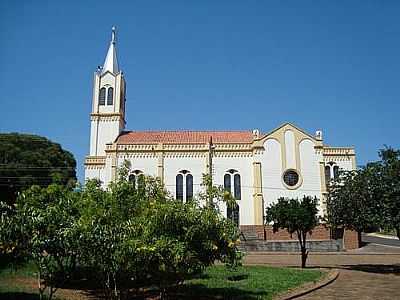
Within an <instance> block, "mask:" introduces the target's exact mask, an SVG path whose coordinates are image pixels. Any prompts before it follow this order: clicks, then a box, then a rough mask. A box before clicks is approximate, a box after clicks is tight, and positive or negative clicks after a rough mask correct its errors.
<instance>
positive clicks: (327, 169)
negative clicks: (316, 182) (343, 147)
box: [325, 166, 331, 184]
mask: <svg viewBox="0 0 400 300" xmlns="http://www.w3.org/2000/svg"><path fill="white" fill-rule="evenodd" d="M330 180H331V167H330V166H325V182H326V183H327V184H328V183H329V181H330Z"/></svg>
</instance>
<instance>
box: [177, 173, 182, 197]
mask: <svg viewBox="0 0 400 300" xmlns="http://www.w3.org/2000/svg"><path fill="white" fill-rule="evenodd" d="M176 199H177V200H181V201H183V175H182V174H178V175H176Z"/></svg>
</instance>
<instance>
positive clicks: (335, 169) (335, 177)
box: [333, 166, 339, 179]
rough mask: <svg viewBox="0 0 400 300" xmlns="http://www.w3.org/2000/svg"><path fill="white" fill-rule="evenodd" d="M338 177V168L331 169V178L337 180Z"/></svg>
mask: <svg viewBox="0 0 400 300" xmlns="http://www.w3.org/2000/svg"><path fill="white" fill-rule="evenodd" d="M338 177H339V166H334V167H333V178H334V179H337V178H338Z"/></svg>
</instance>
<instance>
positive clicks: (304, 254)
mask: <svg viewBox="0 0 400 300" xmlns="http://www.w3.org/2000/svg"><path fill="white" fill-rule="evenodd" d="M307 257H308V251H307V249H306V247H301V267H302V268H305V267H306V261H307Z"/></svg>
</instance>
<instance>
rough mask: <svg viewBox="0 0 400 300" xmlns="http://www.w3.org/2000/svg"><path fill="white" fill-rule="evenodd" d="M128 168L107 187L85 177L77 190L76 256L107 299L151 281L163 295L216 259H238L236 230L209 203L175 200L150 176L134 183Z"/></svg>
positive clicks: (225, 260) (229, 260)
mask: <svg viewBox="0 0 400 300" xmlns="http://www.w3.org/2000/svg"><path fill="white" fill-rule="evenodd" d="M128 167H129V166H127V165H126V166H125V167H124V168H122V169H121V170H120V176H119V180H118V181H117V182H115V183H112V184H111V185H110V186H109V188H108V189H107V190H102V189H101V187H100V183H99V182H96V181H89V182H88V183H87V184H86V186H85V188H84V191H83V194H82V195H83V197H82V207H83V210H82V213H81V218H80V220H79V221H78V226H79V228H80V229H79V232H81V238H80V242H79V244H80V250H81V257H82V258H83V264H84V265H86V266H87V267H89V268H90V269H93V270H96V272H97V274H99V275H100V277H99V279H100V281H101V282H103V285H104V290H105V292H106V293H105V296H106V297H107V298H119V297H121V296H122V295H123V294H124V293H125V292H126V291H127V290H129V289H130V288H132V287H137V286H140V285H144V284H150V283H153V284H155V285H158V286H159V287H160V292H161V297H164V296H165V294H166V292H167V289H168V287H169V286H171V285H176V284H179V283H181V282H183V281H184V280H185V279H186V278H189V277H190V276H192V275H194V274H197V273H199V272H201V271H203V270H204V268H205V267H207V266H209V265H211V264H213V263H214V261H215V260H220V261H223V262H225V263H227V264H230V265H235V264H236V263H237V261H238V260H239V259H240V256H239V254H238V250H237V247H236V243H237V240H238V234H237V229H236V228H235V227H234V226H233V225H232V223H231V222H229V221H228V220H226V219H225V218H223V217H222V216H221V215H220V214H219V213H218V211H217V210H216V209H215V208H214V207H213V206H204V207H201V206H200V205H199V204H198V202H197V201H196V200H192V201H189V202H187V203H182V202H181V201H178V200H174V199H172V198H171V197H170V196H169V194H168V193H167V192H166V191H165V188H164V186H163V185H162V184H161V183H160V181H159V180H158V179H156V178H153V177H143V179H142V182H141V184H140V185H139V184H138V185H137V187H135V186H134V185H133V184H131V183H129V182H128V181H127V180H126V178H127V174H128V172H127V168H128Z"/></svg>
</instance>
